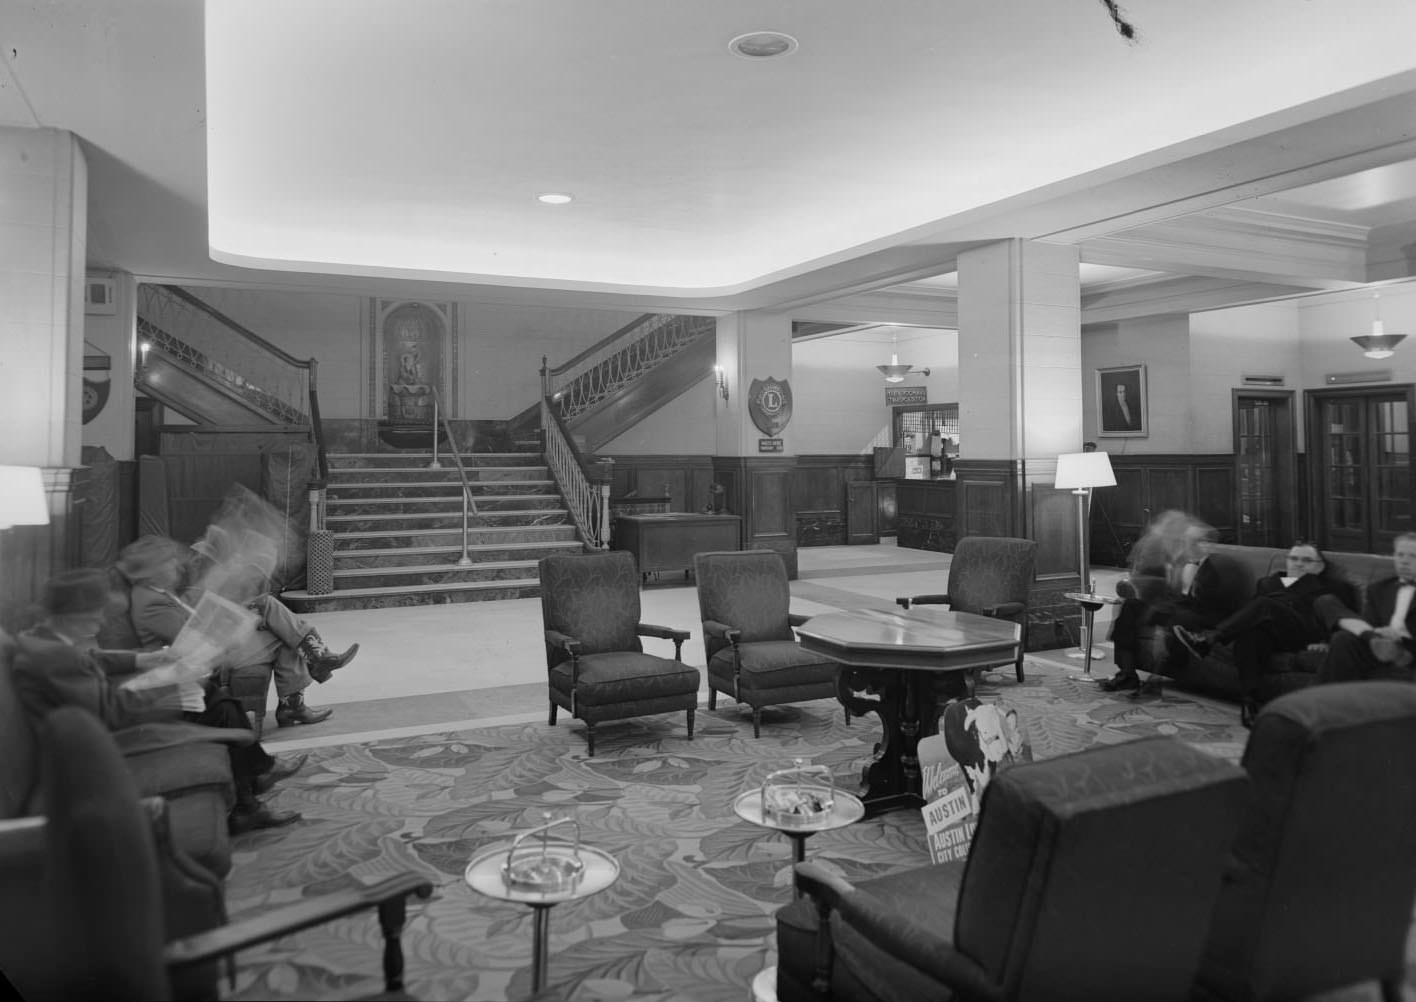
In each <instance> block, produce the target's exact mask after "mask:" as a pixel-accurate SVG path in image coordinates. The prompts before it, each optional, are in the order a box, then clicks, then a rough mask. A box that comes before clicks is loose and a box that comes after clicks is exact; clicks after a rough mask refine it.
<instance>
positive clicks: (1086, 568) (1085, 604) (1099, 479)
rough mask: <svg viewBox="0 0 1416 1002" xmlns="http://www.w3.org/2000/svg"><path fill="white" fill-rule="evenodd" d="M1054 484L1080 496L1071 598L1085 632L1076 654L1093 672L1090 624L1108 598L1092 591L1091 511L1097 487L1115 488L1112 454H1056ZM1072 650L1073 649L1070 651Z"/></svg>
mask: <svg viewBox="0 0 1416 1002" xmlns="http://www.w3.org/2000/svg"><path fill="white" fill-rule="evenodd" d="M1053 486H1054V487H1056V488H1058V489H1059V490H1069V491H1071V492H1072V493H1073V494H1075V495H1076V497H1077V571H1078V574H1079V575H1080V577H1081V590H1080V591H1079V592H1076V593H1072V594H1069V595H1068V597H1069V598H1071V599H1072V600H1073V601H1075V602H1078V603H1080V604H1081V607H1082V635H1081V638H1080V640H1081V643H1080V644H1079V645H1078V649H1077V653H1075V654H1072V656H1073V657H1081V658H1084V659H1085V662H1086V672H1087V674H1088V675H1090V674H1091V658H1092V650H1091V646H1092V645H1091V627H1092V617H1093V616H1094V615H1095V614H1096V610H1097V609H1100V608H1101V607H1102V605H1103V604H1105V603H1106V601H1107V599H1105V598H1103V597H1101V596H1098V595H1096V594H1095V593H1094V592H1093V591H1092V579H1091V555H1090V543H1091V539H1090V536H1091V533H1090V532H1089V531H1088V525H1089V522H1090V519H1089V518H1088V516H1089V515H1090V514H1091V493H1092V490H1093V489H1095V488H1097V487H1115V486H1116V474H1114V473H1113V472H1112V471H1111V457H1110V456H1108V455H1107V454H1106V453H1104V452H1065V453H1063V454H1062V455H1060V456H1058V457H1057V479H1056V481H1055V482H1054V483H1053ZM1069 653H1071V652H1069Z"/></svg>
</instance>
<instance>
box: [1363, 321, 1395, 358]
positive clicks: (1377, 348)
mask: <svg viewBox="0 0 1416 1002" xmlns="http://www.w3.org/2000/svg"><path fill="white" fill-rule="evenodd" d="M1372 326H1373V327H1378V326H1380V325H1379V324H1373V325H1372ZM1405 340H1406V335H1405V334H1380V333H1379V334H1359V335H1357V337H1354V338H1353V339H1352V343H1353V344H1355V345H1356V346H1357V347H1359V348H1361V349H1362V354H1364V355H1366V356H1367V357H1368V358H1391V356H1392V355H1393V354H1394V352H1395V348H1396V346H1397V345H1399V344H1401V342H1403V341H1405Z"/></svg>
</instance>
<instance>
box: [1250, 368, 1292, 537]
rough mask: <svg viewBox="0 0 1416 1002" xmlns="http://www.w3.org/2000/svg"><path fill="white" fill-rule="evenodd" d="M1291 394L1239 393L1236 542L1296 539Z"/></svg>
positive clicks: (1254, 391) (1290, 392) (1274, 391)
mask: <svg viewBox="0 0 1416 1002" xmlns="http://www.w3.org/2000/svg"><path fill="white" fill-rule="evenodd" d="M1294 439H1295V436H1294V422H1293V391H1292V390H1235V391H1234V482H1235V485H1236V487H1237V490H1238V495H1239V498H1238V505H1237V508H1236V512H1237V517H1236V519H1235V537H1236V541H1237V542H1239V543H1242V544H1244V545H1246V546H1287V545H1288V544H1289V543H1291V542H1292V541H1293V539H1294V538H1295V536H1296V532H1295V527H1296V525H1297V522H1296V519H1295V516H1296V514H1297V513H1296V511H1295V508H1296V505H1295V504H1294V503H1293V502H1294V499H1295V498H1297V496H1298V494H1297V483H1296V480H1295V475H1294V470H1295V467H1296V460H1297V455H1296V452H1297V447H1296V444H1295V441H1294Z"/></svg>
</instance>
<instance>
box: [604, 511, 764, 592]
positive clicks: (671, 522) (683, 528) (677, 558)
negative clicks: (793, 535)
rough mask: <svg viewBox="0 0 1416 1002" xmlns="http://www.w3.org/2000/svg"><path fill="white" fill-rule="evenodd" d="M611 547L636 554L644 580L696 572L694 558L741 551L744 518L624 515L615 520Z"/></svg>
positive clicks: (676, 513) (680, 514)
mask: <svg viewBox="0 0 1416 1002" xmlns="http://www.w3.org/2000/svg"><path fill="white" fill-rule="evenodd" d="M611 539H612V542H611V543H610V546H611V548H612V549H616V550H628V551H629V552H630V553H633V554H634V559H635V561H636V563H637V564H638V565H639V573H640V574H641V575H643V576H644V577H648V576H649V575H650V574H658V573H659V572H660V571H677V570H681V571H683V572H684V573H685V575H687V573H688V572H690V571H692V570H693V555H694V554H695V553H707V552H709V551H712V550H740V549H742V518H741V517H739V516H737V515H698V514H694V513H692V512H666V513H663V514H656V515H621V516H619V517H618V518H616V519H615V530H614V534H613V536H612V537H611Z"/></svg>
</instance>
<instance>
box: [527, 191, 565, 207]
mask: <svg viewBox="0 0 1416 1002" xmlns="http://www.w3.org/2000/svg"><path fill="white" fill-rule="evenodd" d="M536 201H538V202H544V203H545V204H546V205H565V204H566V203H567V202H571V201H574V198H573V197H572V196H570V195H567V194H566V193H565V192H563V191H543V192H541V194H539V195H537V196H536Z"/></svg>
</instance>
